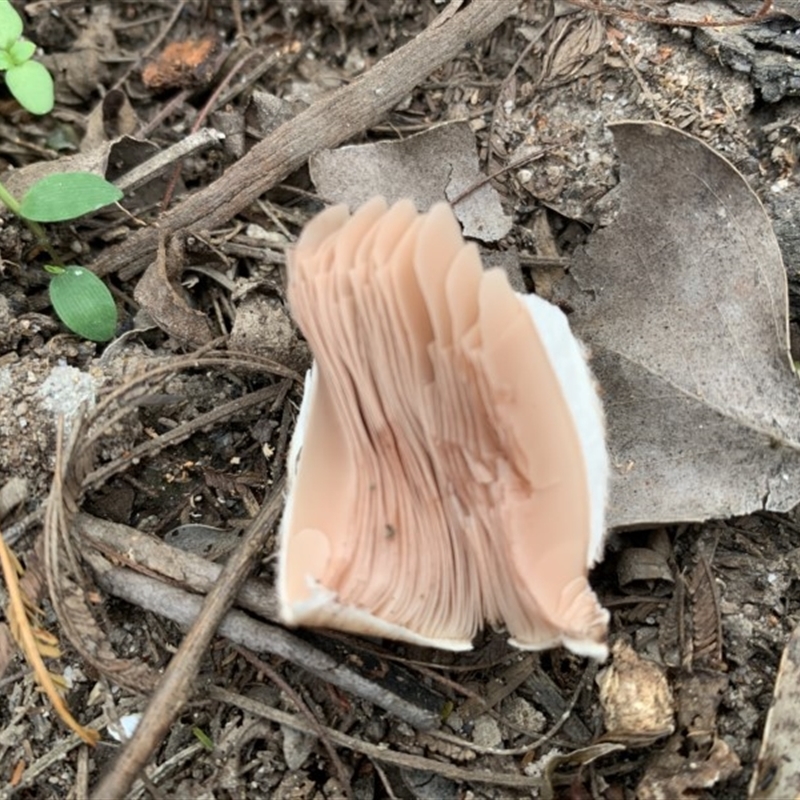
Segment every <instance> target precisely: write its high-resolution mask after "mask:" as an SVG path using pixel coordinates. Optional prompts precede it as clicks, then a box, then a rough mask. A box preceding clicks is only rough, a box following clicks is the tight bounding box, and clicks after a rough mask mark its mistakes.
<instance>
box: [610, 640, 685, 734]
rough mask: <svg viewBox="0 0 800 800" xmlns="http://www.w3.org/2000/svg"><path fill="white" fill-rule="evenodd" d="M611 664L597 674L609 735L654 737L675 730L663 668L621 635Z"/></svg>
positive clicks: (612, 652) (612, 654) (615, 645)
mask: <svg viewBox="0 0 800 800" xmlns="http://www.w3.org/2000/svg"><path fill="white" fill-rule="evenodd" d="M611 658H612V660H611V664H610V665H609V666H608V667H606V668H605V669H603V670H602V671H601V672H600V673H599V674H598V676H597V684H598V686H599V687H600V704H601V705H602V706H603V715H604V717H605V727H606V730H607V731H608V733H607V734H606V738H607V739H610V740H612V741H619V742H637V743H642V742H644V741H655V740H656V739H659V738H661V737H662V736H669V734H670V733H672V732H673V731H674V730H675V707H674V701H673V698H672V691H671V689H670V687H669V683H668V682H667V676H666V674H665V671H664V669H663V668H662V667H661V666H660V665H658V664H656V663H655V662H654V661H650V660H649V659H646V658H642V657H641V656H639V655H638V654H637V653H636V651H635V650H634V649H633V648H632V647H631V646H630V645H629V644H627V643H626V642H624V641H622V640H621V639H618V640H617V641H616V642H614V644H613V646H612V648H611Z"/></svg>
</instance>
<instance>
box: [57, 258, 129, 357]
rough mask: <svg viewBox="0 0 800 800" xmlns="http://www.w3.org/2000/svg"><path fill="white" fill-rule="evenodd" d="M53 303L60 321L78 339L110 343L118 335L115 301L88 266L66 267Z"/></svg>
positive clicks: (60, 275)
mask: <svg viewBox="0 0 800 800" xmlns="http://www.w3.org/2000/svg"><path fill="white" fill-rule="evenodd" d="M51 269H52V268H51ZM50 302H51V303H52V304H53V308H54V309H55V312H56V314H58V316H59V319H60V320H61V321H62V322H63V323H64V324H65V325H66V326H67V327H68V328H69V329H70V330H71V331H73V332H74V333H77V334H78V336H83V337H84V338H85V339H91V341H93V342H107V341H108V340H109V339H111V338H112V337H113V336H114V333H115V331H116V329H117V307H116V305H115V304H114V298H113V297H112V295H111V292H110V291H109V290H108V287H107V286H106V285H105V284H104V283H103V281H101V280H100V278H98V277H97V275H95V274H94V272H91V271H90V270H88V269H86V268H85V267H64V269H63V271H62V272H59V273H58V274H57V275H54V276H53V278H52V279H51V281H50Z"/></svg>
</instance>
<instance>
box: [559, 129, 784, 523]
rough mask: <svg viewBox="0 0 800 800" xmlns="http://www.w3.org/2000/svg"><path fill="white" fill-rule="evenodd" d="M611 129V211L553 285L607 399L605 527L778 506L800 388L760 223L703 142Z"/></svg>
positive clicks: (773, 245)
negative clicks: (614, 208) (615, 180)
mask: <svg viewBox="0 0 800 800" xmlns="http://www.w3.org/2000/svg"><path fill="white" fill-rule="evenodd" d="M612 130H613V132H614V137H615V141H616V144H617V148H618V150H619V154H620V158H621V162H622V164H621V170H620V175H621V183H620V186H619V187H618V188H617V189H616V190H615V193H616V200H617V201H618V203H619V212H618V215H617V217H616V219H615V220H614V222H613V223H612V224H611V225H609V226H608V227H607V228H605V229H603V230H600V231H598V232H597V233H595V234H594V235H593V236H592V238H591V239H590V241H589V243H588V244H587V246H586V248H585V250H584V251H582V252H580V253H579V254H577V255H576V258H575V260H574V263H573V266H572V268H571V275H570V278H569V279H567V280H566V281H565V282H563V283H562V285H561V286H560V287H559V288H560V292H559V294H560V296H561V299H562V300H564V301H566V302H567V303H568V304H569V305H570V306H571V307H572V308H573V309H574V310H575V311H574V313H573V314H572V316H571V318H570V323H571V325H572V327H573V330H574V331H575V333H576V334H577V335H578V336H580V337H581V338H582V339H583V340H584V341H585V342H586V343H587V344H588V345H589V346H590V349H591V351H592V356H593V358H592V366H593V369H594V372H595V375H596V376H597V379H598V380H599V382H600V385H601V387H602V390H603V394H604V405H605V409H606V414H607V419H608V426H609V448H610V452H611V457H612V463H613V464H614V466H615V470H614V473H615V474H614V475H613V477H612V493H611V503H610V508H609V518H610V519H609V521H610V524H612V525H617V526H619V525H634V524H645V523H647V524H652V523H658V522H672V521H676V520H704V519H708V518H712V517H726V516H732V515H735V514H745V513H748V512H750V511H753V510H755V509H760V508H767V509H773V510H777V511H785V510H788V509H789V508H791V507H792V506H794V505H796V504H797V502H798V500H800V414H798V409H800V390H799V388H798V382H797V379H796V377H795V375H794V372H793V368H792V365H791V362H790V357H789V349H788V326H787V316H788V309H787V287H786V273H785V271H784V268H783V264H782V261H781V254H780V250H779V248H778V243H777V241H776V239H775V235H774V233H773V231H772V228H771V226H770V222H769V219H768V218H767V216H766V213H765V212H764V209H763V207H762V206H761V204H760V202H759V201H758V198H757V197H756V196H755V194H754V193H753V192H752V190H751V189H750V187H749V186H748V185H747V183H746V181H745V180H744V178H743V177H742V176H741V175H740V174H739V173H738V172H737V171H736V170H735V169H734V168H733V167H732V166H731V165H730V164H729V163H728V162H727V161H726V160H725V159H724V158H722V157H721V156H719V155H718V154H717V153H715V152H714V151H713V150H711V149H710V148H709V147H708V146H707V145H705V144H703V143H702V142H701V141H700V140H698V139H695V138H694V137H692V136H689V135H688V134H685V133H682V132H680V131H678V130H676V129H673V128H669V127H667V126H664V125H660V124H657V123H652V122H648V123H631V122H629V123H622V124H619V125H614V126H613V128H612Z"/></svg>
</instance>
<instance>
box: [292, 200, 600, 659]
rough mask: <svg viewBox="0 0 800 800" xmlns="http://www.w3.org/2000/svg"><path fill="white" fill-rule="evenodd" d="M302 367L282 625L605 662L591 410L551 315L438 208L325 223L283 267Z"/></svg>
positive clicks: (373, 206) (596, 409)
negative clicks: (308, 360)
mask: <svg viewBox="0 0 800 800" xmlns="http://www.w3.org/2000/svg"><path fill="white" fill-rule="evenodd" d="M288 273H289V274H288V297H289V305H290V307H291V311H292V314H293V316H294V318H295V320H296V321H297V323H298V325H299V327H300V329H301V331H302V332H303V334H304V336H305V337H306V339H307V340H308V343H309V345H310V347H311V350H312V352H313V353H314V357H315V363H314V365H313V367H312V368H311V370H310V371H309V374H308V375H307V379H306V386H305V393H304V397H303V401H302V405H301V408H300V412H299V415H298V419H297V426H296V430H295V433H294V437H293V439H292V443H291V446H290V451H289V464H288V468H289V477H288V483H287V487H288V488H287V498H286V507H285V511H284V515H283V519H282V521H281V526H280V536H279V538H280V544H279V566H278V594H279V602H280V607H281V616H282V619H283V620H284V621H285V622H286V623H287V624H289V625H303V626H314V627H328V628H335V629H339V630H344V631H350V632H354V633H357V634H364V635H375V636H385V637H388V638H393V639H398V640H402V641H407V642H411V643H415V644H421V645H430V646H435V647H439V648H444V649H448V650H465V649H469V648H470V647H471V641H472V639H473V637H474V636H475V634H476V633H477V632H478V630H479V629H480V628H481V627H482V626H483V625H484V624H485V623H486V622H488V623H489V624H491V625H493V626H505V628H506V629H507V630H508V632H509V634H510V637H511V642H512V643H513V644H514V645H516V646H517V647H520V648H523V649H528V650H539V649H543V648H548V647H553V646H556V645H559V644H563V645H565V646H567V647H568V648H569V649H571V650H572V651H574V652H575V653H578V654H582V655H588V656H592V657H596V658H604V657H605V655H606V644H605V638H606V632H607V626H608V612H607V611H606V610H605V609H603V608H602V607H601V606H600V604H599V602H598V600H597V598H596V596H595V594H594V593H593V591H592V589H591V587H590V586H589V582H588V579H587V574H588V570H589V568H590V567H591V566H592V564H594V563H595V561H597V560H598V559H599V558H600V557H601V555H602V549H603V537H604V533H605V524H604V514H605V504H606V494H607V484H608V469H609V468H608V457H607V453H606V448H605V441H604V420H603V412H602V408H601V405H600V401H599V399H598V397H597V393H596V391H595V385H594V381H593V378H592V376H591V373H590V371H589V368H588V366H587V364H586V358H585V354H584V351H583V348H582V346H581V344H580V342H578V341H577V339H575V337H574V336H573V335H572V333H571V331H570V330H569V325H568V323H567V320H566V317H565V316H564V314H563V313H562V312H561V311H560V310H559V309H558V308H556V307H555V306H553V305H551V304H549V303H547V302H546V301H544V300H543V299H541V298H539V297H537V296H535V295H528V296H521V295H517V294H516V293H515V292H514V291H513V290H512V289H511V287H510V285H509V283H508V280H507V278H506V275H505V273H504V272H502V271H500V270H497V269H490V270H484V269H483V267H482V265H481V261H480V256H479V254H478V250H477V247H476V246H475V245H474V244H467V243H465V242H464V240H463V239H462V237H461V232H460V229H459V226H458V223H457V221H456V219H455V216H454V214H453V212H452V210H451V208H450V207H449V206H448V205H447V204H444V203H441V204H437V205H435V206H434V207H433V208H431V210H430V211H429V212H428V213H426V214H418V213H417V211H416V210H415V208H414V206H413V204H412V203H411V202H410V201H408V200H403V201H400V202H398V203H396V204H395V205H393V206H392V207H391V208H389V207H387V204H386V202H385V201H384V200H383V198H375V199H373V200H371V201H369V202H368V203H366V204H365V205H363V206H362V207H361V208H360V209H358V211H356V212H355V214H354V215H353V216H350V214H349V213H348V211H347V209H346V208H345V207H343V206H336V207H333V208H329V209H327V210H326V211H324V212H323V213H321V214H320V215H319V216H317V217H316V218H315V219H313V220H312V221H311V222H310V223H309V224H308V225H307V226H306V228H305V230H304V231H303V233H302V235H301V236H300V239H299V241H298V242H297V245H296V247H295V248H294V250H293V251H292V252H291V253H290V255H289V266H288Z"/></svg>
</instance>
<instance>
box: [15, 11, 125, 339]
mask: <svg viewBox="0 0 800 800" xmlns="http://www.w3.org/2000/svg"><path fill="white" fill-rule="evenodd" d="M3 2H7V0H0V3H3ZM121 198H122V192H121V191H120V190H119V189H117V187H116V186H114V184H113V183H109V182H108V181H106V180H104V179H103V178H101V177H100V176H99V175H95V174H93V173H91V172H62V173H57V174H54V175H48V176H47V177H46V178H42V179H41V180H38V181H36V183H34V184H33V186H31V187H30V189H28V191H27V192H25V194H24V195H23V197H22V200H17V199H16V198H15V197H14V196H13V195H12V194H11V193H10V192H9V191H8V189H6V187H5V186H3V184H2V183H0V202H2V203H4V204H5V205H6V206H7V207H8V209H9V210H10V211H12V212H13V213H14V214H16V215H17V216H18V217H20V218H21V219H22V220H23V221H24V222H25V223H26V224H27V225H28V227H30V229H31V230H32V231H33V233H34V235H35V236H36V237H37V239H38V240H39V241H40V242H41V243H42V244H44V245H45V246H47V248H48V251H49V250H50V248H49V246H48V244H47V237H46V235H45V232H44V229H43V228H42V226H41V224H40V223H42V222H63V221H65V220H69V219H75V218H76V217H80V216H83V215H84V214H88V213H89V212H91V211H96V210H97V209H98V208H102V207H103V206H107V205H109V204H110V203H116V202H117V201H118V200H120V199H121ZM45 270H46V271H47V272H49V273H50V274H51V275H52V276H53V277H52V278H51V280H50V302H51V303H52V304H53V308H54V309H55V312H56V314H58V316H59V318H60V319H61V321H62V322H63V323H64V324H65V325H66V326H67V327H68V328H69V329H70V330H71V331H73V332H75V333H77V334H78V335H79V336H83V337H84V338H86V339H91V340H92V341H93V342H107V341H108V340H109V339H110V338H111V337H112V336H113V335H114V332H115V330H116V327H117V307H116V305H115V303H114V298H113V297H112V295H111V292H110V291H109V290H108V287H107V286H106V285H105V284H104V283H103V281H101V280H100V278H98V277H97V275H95V274H94V273H93V272H91V270H88V269H86V268H85V267H78V266H68V267H62V266H59V265H55V264H48V265H47V266H46V267H45Z"/></svg>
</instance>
